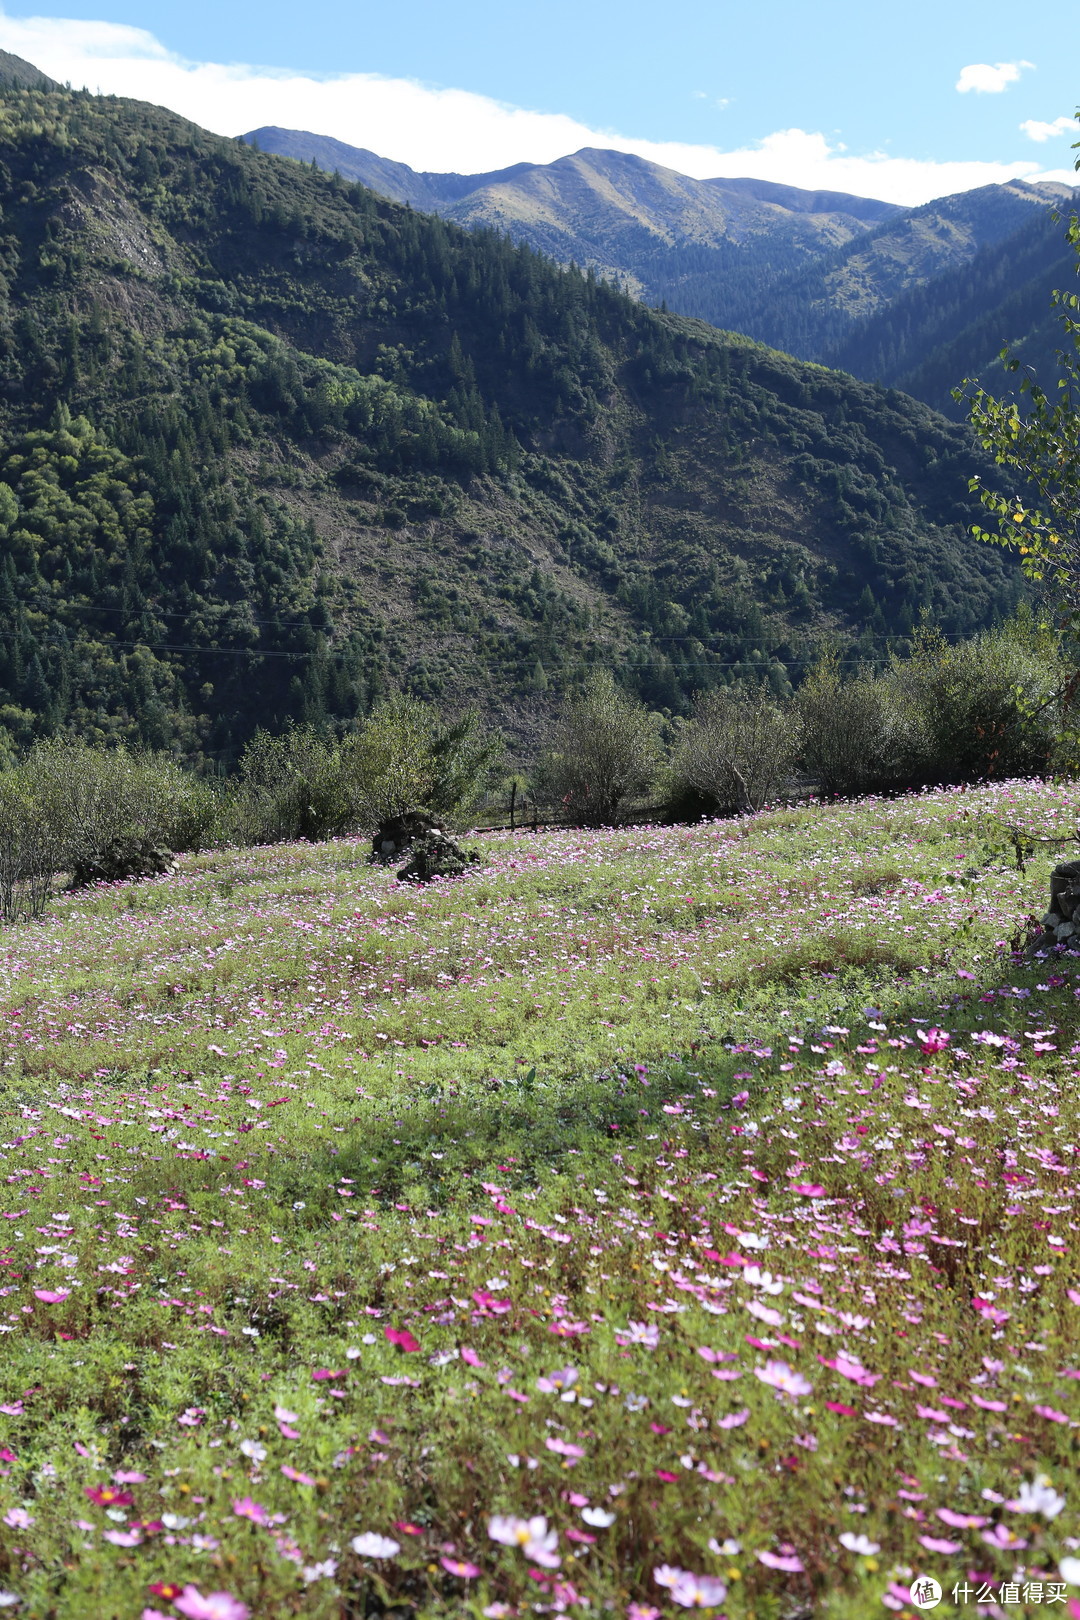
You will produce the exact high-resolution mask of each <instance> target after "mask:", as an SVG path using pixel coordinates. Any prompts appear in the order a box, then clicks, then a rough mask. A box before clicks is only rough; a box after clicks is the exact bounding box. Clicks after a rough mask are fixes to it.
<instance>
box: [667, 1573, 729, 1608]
mask: <svg viewBox="0 0 1080 1620" xmlns="http://www.w3.org/2000/svg"><path fill="white" fill-rule="evenodd" d="M669 1590H670V1592H671V1601H672V1602H673V1603H678V1604H679V1605H680V1607H681V1608H684V1609H715V1608H716V1607H717V1606H718V1604H721V1603H723V1601H724V1599H725V1598H726V1597H727V1587H726V1586H725V1585H724V1582H723V1581H719V1580H717V1579H716V1578H715V1576H712V1575H691V1574H690V1572H689V1570H686V1569H681V1570H680V1571H679V1578H678V1580H677V1581H675V1583H674V1584H673V1585H672V1586H671V1587H670V1588H669Z"/></svg>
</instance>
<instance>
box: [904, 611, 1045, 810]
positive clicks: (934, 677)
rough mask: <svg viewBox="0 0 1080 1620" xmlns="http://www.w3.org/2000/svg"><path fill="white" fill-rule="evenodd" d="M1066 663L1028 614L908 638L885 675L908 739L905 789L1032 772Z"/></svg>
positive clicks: (1038, 768) (1040, 767)
mask: <svg viewBox="0 0 1080 1620" xmlns="http://www.w3.org/2000/svg"><path fill="white" fill-rule="evenodd" d="M1063 678H1064V668H1063V665H1062V661H1061V657H1060V653H1059V650H1058V645H1057V639H1056V637H1054V636H1053V635H1051V634H1050V633H1048V632H1047V631H1045V630H1043V629H1041V628H1040V627H1039V626H1038V625H1036V624H1035V623H1034V622H1032V621H1031V620H1030V619H1024V618H1021V619H1016V620H1013V621H1012V622H1010V623H1009V624H1007V625H1005V626H1003V627H1002V628H1001V629H998V630H988V631H984V632H983V634H981V635H978V636H975V637H973V638H972V640H970V641H965V642H961V643H959V644H958V645H956V646H950V645H949V644H948V643H947V642H946V641H945V640H944V638H943V637H942V636H941V635H940V634H939V633H938V632H936V631H932V630H923V631H920V632H919V634H918V635H917V636H916V640H915V649H914V652H913V654H912V656H911V657H910V658H908V659H903V660H900V659H896V660H894V661H893V664H892V667H891V669H890V671H889V673H888V676H887V678H886V679H887V682H888V686H889V688H890V692H891V695H892V699H893V702H894V704H895V706H896V709H897V711H898V713H900V714H901V715H902V716H903V717H904V718H905V720H906V724H907V729H908V733H909V737H910V743H909V749H908V758H907V760H906V762H905V768H904V782H903V784H902V785H903V786H905V787H919V786H922V785H924V784H927V783H937V782H943V783H950V782H976V781H982V780H984V779H986V778H988V777H1006V776H1037V775H1040V774H1042V773H1043V772H1045V771H1046V770H1047V769H1048V767H1049V765H1050V762H1051V759H1052V757H1053V755H1054V751H1055V745H1056V742H1057V736H1058V730H1059V725H1060V703H1059V702H1058V699H1057V694H1058V692H1059V691H1060V689H1061V687H1062V685H1063Z"/></svg>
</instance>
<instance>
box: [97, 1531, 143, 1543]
mask: <svg viewBox="0 0 1080 1620" xmlns="http://www.w3.org/2000/svg"><path fill="white" fill-rule="evenodd" d="M103 1540H105V1541H111V1542H112V1544H113V1546H114V1547H138V1546H139V1545H140V1543H141V1542H142V1532H141V1531H139V1530H106V1532H105V1535H104V1537H103Z"/></svg>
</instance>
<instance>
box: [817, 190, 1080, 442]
mask: <svg viewBox="0 0 1080 1620" xmlns="http://www.w3.org/2000/svg"><path fill="white" fill-rule="evenodd" d="M1077 273H1078V266H1077V261H1076V255H1075V253H1074V252H1073V251H1072V249H1071V247H1070V246H1069V245H1068V244H1067V242H1066V240H1065V236H1064V231H1063V226H1062V224H1061V222H1060V220H1059V219H1057V218H1056V217H1055V216H1054V214H1053V213H1051V212H1049V211H1047V212H1045V213H1044V212H1041V211H1040V214H1039V216H1038V217H1037V218H1035V219H1034V220H1026V221H1025V223H1024V225H1023V228H1022V229H1021V230H1019V231H1017V232H1016V233H1015V235H1013V236H1011V237H1007V238H1006V240H1005V241H1004V242H999V243H994V244H992V245H991V246H988V247H984V248H982V249H980V251H979V252H978V253H976V255H975V257H974V258H973V259H970V260H969V261H967V262H966V263H964V264H961V265H958V266H956V267H955V268H953V269H951V270H944V271H942V272H941V273H940V274H938V275H937V276H935V277H934V279H933V280H932V281H930V282H928V283H926V284H923V285H918V284H916V285H913V286H911V287H909V288H908V289H907V290H906V291H904V292H902V293H900V294H899V295H898V296H897V297H896V298H894V299H892V300H891V301H889V302H886V303H884V304H883V305H882V306H881V307H880V308H879V309H878V310H877V311H876V312H875V313H874V314H873V315H871V316H870V317H869V318H867V319H866V320H864V321H862V322H861V323H859V325H857V326H856V327H855V328H854V329H853V330H852V331H851V332H849V334H848V335H847V336H846V337H845V338H842V339H841V340H840V341H838V342H836V343H833V344H831V345H826V346H825V347H824V348H823V350H822V356H821V357H822V359H823V360H824V361H825V363H826V364H828V365H833V366H838V367H841V368H842V369H843V370H845V371H850V372H852V373H854V374H855V375H856V376H860V377H869V378H872V379H874V380H875V381H879V382H882V383H886V384H889V385H891V386H893V387H896V388H902V389H904V390H905V391H906V392H907V393H910V394H914V395H915V396H916V397H917V398H919V399H924V400H926V401H927V402H928V403H930V404H931V405H934V406H936V407H937V409H939V410H942V411H945V412H946V413H947V414H949V415H954V414H955V415H960V414H962V406H958V405H957V404H956V403H955V402H954V400H953V399H952V390H953V389H954V388H955V387H957V386H958V385H959V384H960V383H961V381H962V380H963V379H964V378H966V377H982V378H983V379H984V382H985V384H986V386H987V387H989V388H991V389H992V390H993V391H994V392H998V393H1000V392H1003V391H1004V388H1005V386H1006V383H1007V381H1008V376H1007V374H1006V373H1005V372H1004V371H1003V370H1002V368H1001V366H1000V364H998V363H997V361H998V356H999V355H1000V352H1001V349H1002V348H1003V347H1004V346H1005V345H1008V346H1009V348H1010V349H1011V350H1012V351H1013V353H1014V354H1015V355H1016V356H1017V357H1018V358H1019V359H1020V360H1021V362H1022V363H1023V365H1024V367H1025V368H1027V367H1030V368H1032V369H1033V370H1034V371H1035V373H1036V374H1037V375H1039V376H1041V377H1043V378H1049V377H1052V376H1053V375H1054V353H1055V351H1056V350H1057V349H1058V348H1059V347H1060V346H1061V343H1062V338H1063V333H1062V329H1061V322H1060V318H1059V317H1058V316H1057V315H1056V313H1055V312H1054V311H1053V310H1052V308H1051V294H1052V293H1053V292H1054V291H1056V290H1064V291H1066V292H1067V291H1069V290H1070V287H1075V285H1076V278H1077Z"/></svg>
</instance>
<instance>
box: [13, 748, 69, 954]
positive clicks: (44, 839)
mask: <svg viewBox="0 0 1080 1620" xmlns="http://www.w3.org/2000/svg"><path fill="white" fill-rule="evenodd" d="M61 865H62V850H61V847H60V844H59V842H58V840H57V837H56V834H55V832H54V830H53V829H52V827H51V826H50V824H49V822H48V820H47V819H46V817H45V816H44V815H43V814H42V809H41V805H40V804H39V802H38V801H37V800H36V799H35V798H34V795H33V792H32V791H31V787H30V784H29V782H28V781H27V777H26V773H25V772H24V771H21V770H19V769H18V768H15V769H12V770H8V771H4V772H3V773H2V774H0V922H5V923H11V922H29V921H31V920H32V919H33V918H35V917H40V916H41V914H42V912H43V911H44V910H45V907H46V906H47V905H48V903H49V900H50V899H51V898H52V892H53V881H54V875H55V873H56V871H57V870H58V869H59V867H60V866H61Z"/></svg>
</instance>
